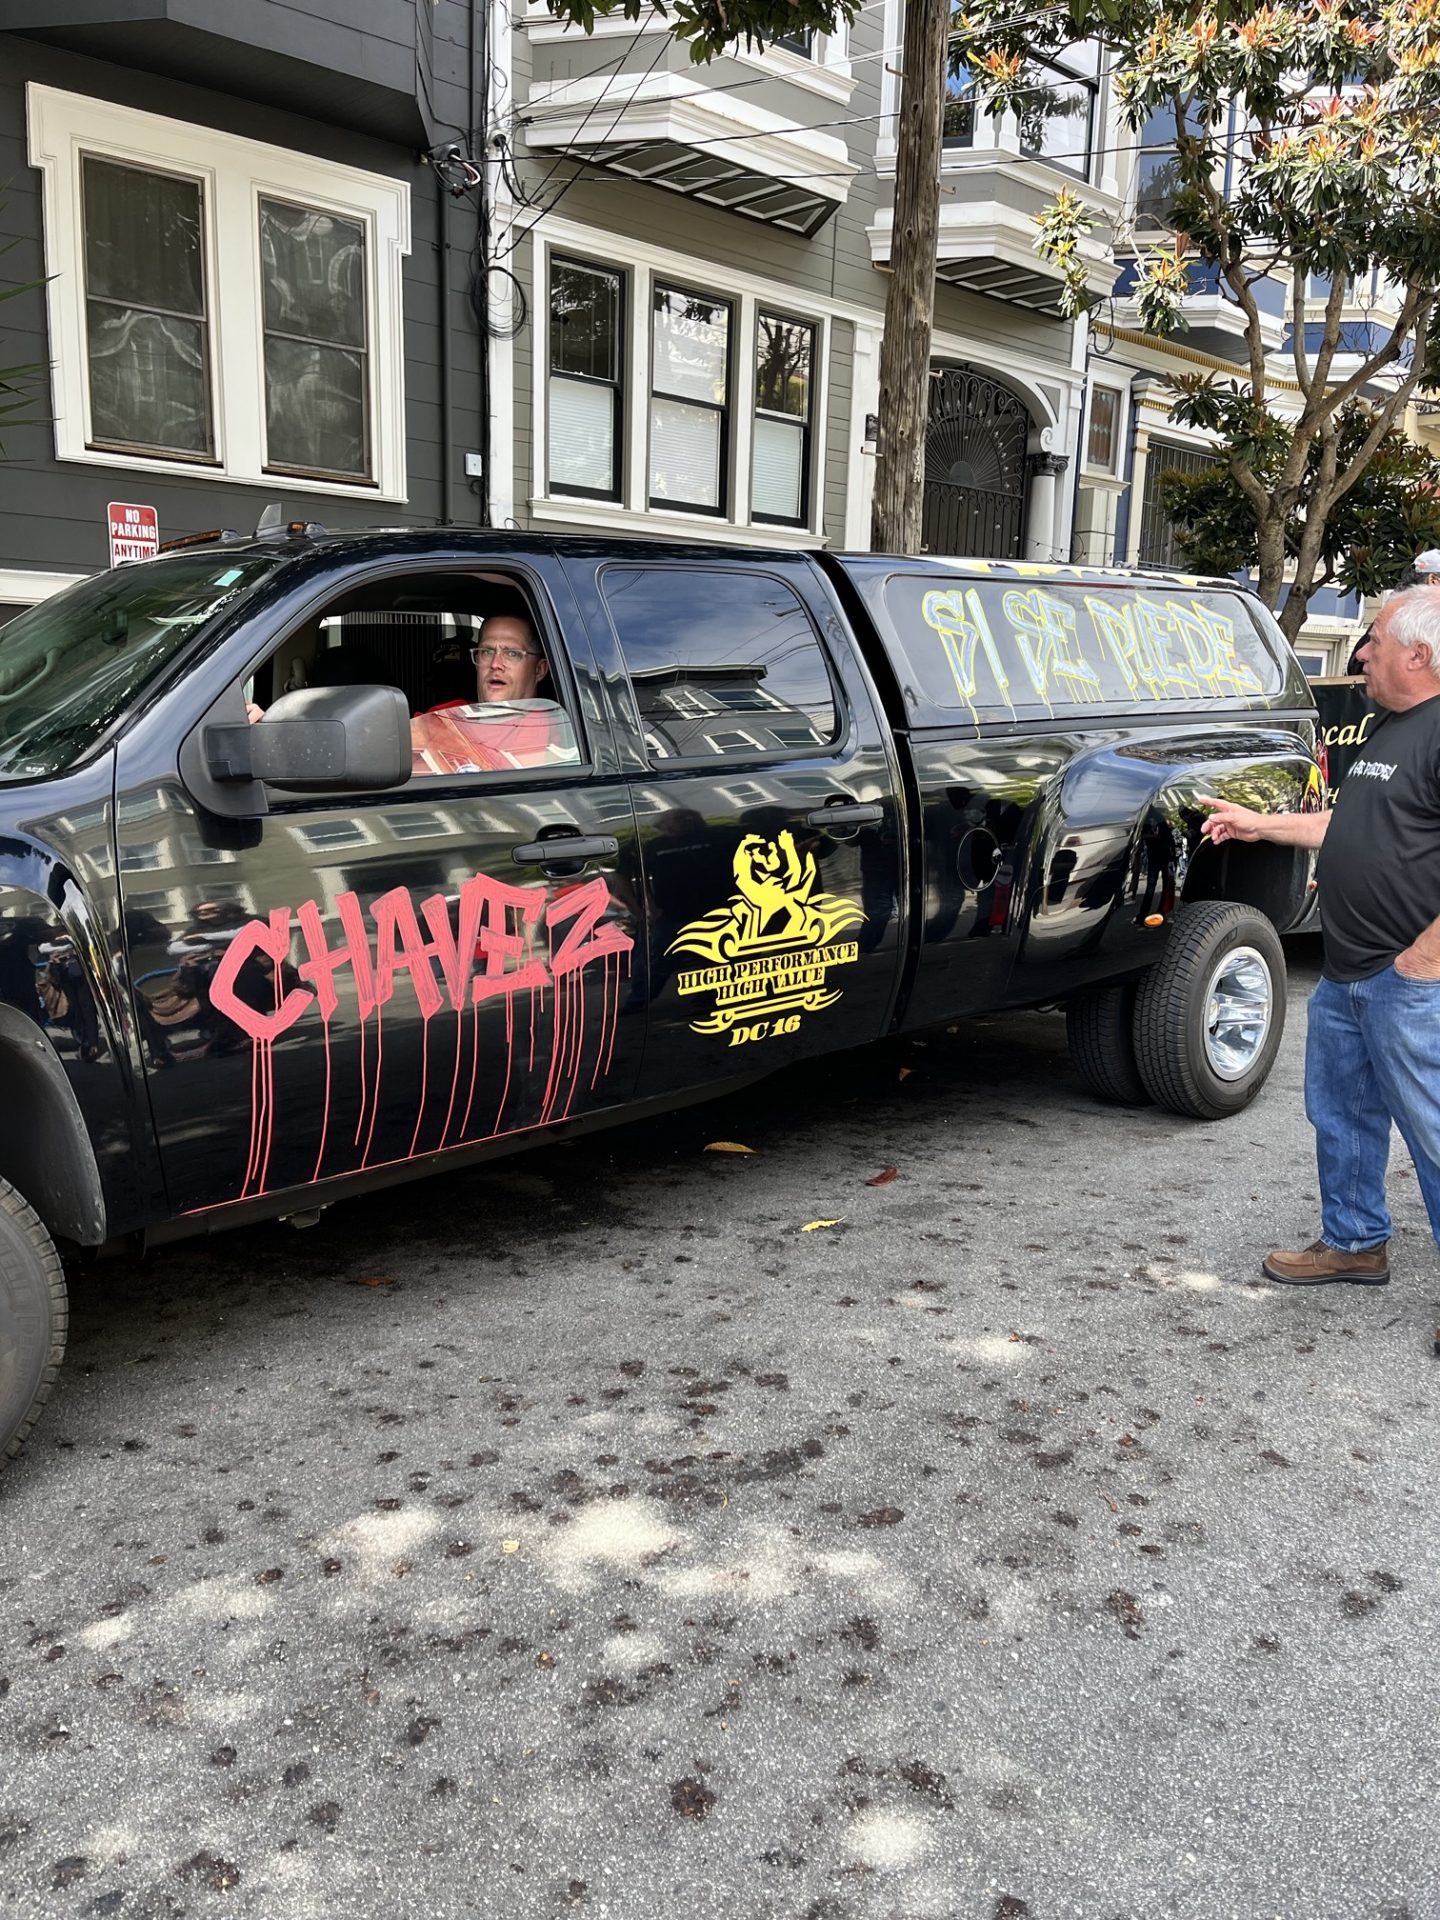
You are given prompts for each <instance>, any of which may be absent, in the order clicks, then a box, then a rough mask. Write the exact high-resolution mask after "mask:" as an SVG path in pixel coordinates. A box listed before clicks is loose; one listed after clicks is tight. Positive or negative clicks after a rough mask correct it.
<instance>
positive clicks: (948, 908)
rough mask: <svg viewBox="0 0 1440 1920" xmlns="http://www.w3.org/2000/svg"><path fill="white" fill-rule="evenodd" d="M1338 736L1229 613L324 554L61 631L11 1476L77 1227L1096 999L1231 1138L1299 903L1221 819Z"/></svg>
mask: <svg viewBox="0 0 1440 1920" xmlns="http://www.w3.org/2000/svg"><path fill="white" fill-rule="evenodd" d="M501 615H504V616H506V618H505V620H504V621H503V622H500V623H499V624H497V625H495V626H491V627H488V628H487V629H486V631H487V632H488V633H489V634H490V635H491V636H492V639H491V640H490V641H489V642H488V643H484V642H482V639H481V633H482V625H483V623H485V622H487V621H488V620H490V619H491V617H492V616H501ZM517 623H518V624H517ZM493 636H498V638H496V637H493ZM517 636H518V637H519V639H518V644H517ZM502 642H503V644H502ZM482 644H483V645H484V646H485V652H484V654H483V655H481V657H482V658H484V659H485V660H486V661H487V663H488V664H489V665H490V666H492V667H493V666H494V664H495V662H496V660H497V658H499V657H501V656H502V655H503V656H506V657H508V658H511V659H513V660H514V662H515V675H516V678H515V680H514V681H513V683H512V685H513V686H514V687H518V688H519V691H517V692H516V694H515V697H514V698H511V699H505V700H500V701H496V700H495V699H493V698H488V699H487V698H485V697H484V696H483V695H482V696H481V697H480V698H477V691H479V690H478V689H477V681H476V668H475V665H474V664H473V662H474V660H475V658H476V657H477V655H480V649H481V646H482ZM527 662H528V664H526V663H527ZM542 666H543V668H544V669H545V671H544V677H543V678H540V677H539V676H540V674H541V670H542ZM259 715H263V717H257V716H259ZM1314 747H1315V727H1314V708H1313V705H1312V702H1311V698H1310V695H1309V692H1308V690H1307V688H1306V684H1305V681H1304V678H1303V676H1302V674H1301V672H1300V669H1299V667H1298V665H1297V663H1296V661H1295V659H1294V657H1293V656H1292V654H1291V653H1290V651H1289V649H1288V648H1287V646H1286V645H1285V642H1284V640H1283V638H1282V637H1281V635H1280V633H1279V631H1278V629H1277V628H1276V626H1275V624H1274V622H1273V621H1272V620H1271V619H1270V618H1269V616H1268V615H1267V614H1266V613H1265V612H1264V611H1263V610H1262V609H1261V608H1260V607H1259V606H1258V604H1257V603H1256V602H1255V601H1254V600H1253V599H1251V598H1249V597H1248V596H1246V595H1245V594H1243V593H1241V592H1240V591H1238V590H1237V589H1236V588H1235V586H1234V585H1233V583H1231V582H1229V581H1225V580H1213V581H1212V580H1201V579H1194V578H1189V577H1179V576H1161V575H1141V574H1130V575H1125V574H1111V573H1099V572H1091V571H1086V570H1080V569H1073V568H1064V567H1058V568H1057V567H1042V566H1025V565H1020V564H1014V565H1011V564H1001V563H984V562H973V563H972V562H962V561H948V560H940V559H934V558H927V559H919V560H905V559H889V558H885V557H883V556H879V555H871V554H863V555H855V556H843V555H830V554H803V553H798V552H793V551H792V552H784V551H760V550H743V551H737V550H735V549H733V548H720V547H716V546H700V545H694V546H689V545H687V546H666V545H660V544H656V543H650V542H641V541H631V542H624V541H618V540H616V541H609V540H606V541H600V540H598V539H597V540H583V539H568V540H556V539H542V538H539V537H533V536H525V535H520V534H516V535H513V536H512V535H508V534H494V535H491V534H483V535H482V534H468V535H467V534H462V533H457V532H452V531H448V530H442V531H438V532H437V531H427V532H397V533H376V534H366V535H348V536H344V537H340V536H331V535H327V534H326V533H325V532H324V531H323V530H322V529H318V528H314V527H310V526H305V525H300V524H298V523H292V524H290V525H289V526H287V527H280V528H277V529H276V530H275V532H274V534H273V536H270V537H265V538H260V537H255V538H245V539H239V538H236V537H234V536H230V535H217V536H215V537H214V538H210V539H207V540H205V541H202V542H200V543H198V544H196V543H190V544H188V545H187V548H186V550H184V551H180V552H176V553H173V554H167V555H162V556H161V557H160V558H159V559H157V560H154V561H151V562H148V563H145V564H142V565H139V566H134V567H128V568H124V569H122V570H119V571H116V572H111V573H108V574H104V575H101V576H98V577H96V578H94V579H91V580H88V581H85V582H83V583H81V584H80V585H78V586H76V587H73V588H72V589H70V590H69V591H68V592H66V593H64V594H62V595H60V596H58V597H57V598H55V599H52V600H49V601H47V602H45V603H44V604H43V605H41V606H39V607H37V608H35V609H34V610H32V611H31V612H29V613H27V614H24V615H22V616H20V617H19V618H17V619H16V620H14V621H12V622H11V623H10V624H9V625H8V626H6V627H5V628H4V629H3V631H0V1062H3V1074H4V1089H5V1098H4V1101H3V1103H0V1459H3V1458H4V1457H6V1456H7V1455H9V1454H12V1453H13V1452H14V1451H15V1450H16V1448H17V1447H18V1446H19V1444H20V1441H21V1439H22V1438H23V1436H24V1434H25V1432H26V1430H27V1429H28V1428H29V1427H30V1425H31V1424H32V1423H33V1421H34V1419H35V1418H36V1416H37V1414H38V1412H39V1410H40V1407H41V1404H42V1403H43V1401H44V1399H45V1396H46V1394H47V1393H48V1391H49V1388H50V1385H51V1382H52V1381H53V1379H54V1375H55V1370H56V1367H57V1365H58V1363H59V1360H60V1356H61V1352H62V1349H63V1344H64V1336H65V1327H66V1296H65V1288H64V1280H63V1274H62V1267H61V1262H60V1258H59V1256H58V1254H57V1251H56V1247H57V1243H59V1244H60V1245H61V1246H69V1247H73V1248H76V1249H86V1248H100V1247H103V1246H107V1245H113V1244H116V1243H120V1244H127V1243H128V1244H130V1245H138V1244H141V1243H142V1242H143V1241H151V1242H153V1241H156V1240H159V1239H164V1238H169V1237H173V1236H178V1235H181V1234H190V1233H196V1232H205V1231H207V1230H210V1229H213V1228H218V1227H224V1226H229V1225H236V1224H240V1223H242V1222H246V1221H253V1220H256V1219H260V1218H264V1217H267V1216H282V1217H289V1218H293V1219H296V1220H297V1222H298V1221H303V1220H304V1219H305V1218H307V1217H313V1216H314V1213H315V1210H317V1209H320V1208H323V1207H326V1206H329V1205H331V1204H332V1203H333V1202H335V1201H337V1200H340V1199H343V1198H344V1197H345V1196H346V1195H347V1194H353V1193H355V1192H358V1191H362V1190H366V1189H369V1188H371V1187H375V1186H378V1185H382V1184H384V1183H387V1182H391V1181H396V1180H402V1179H408V1178H410V1177H413V1176H414V1175H417V1174H421V1173H426V1172H429V1171H430V1170H432V1169H434V1168H438V1167H448V1166H456V1165H462V1164H464V1163H465V1162H466V1161H469V1160H475V1159H480V1158H484V1157H486V1156H489V1155H493V1154H499V1153H508V1152H512V1151H514V1150H516V1149H517V1148H521V1147H524V1146H526V1145H530V1144H533V1143H536V1142H539V1141H543V1140H545V1139H547V1138H550V1137H553V1136H554V1135H555V1134H556V1133H558V1132H564V1131H565V1130H567V1129H575V1128H579V1127H587V1126H591V1125H604V1124H608V1123H610V1122H613V1121H616V1120H621V1119H625V1118H627V1117H629V1116H631V1115H635V1114H638V1113H641V1112H643V1111H645V1110H647V1109H651V1110H653V1109H656V1108H666V1107H673V1106H676V1105H679V1104H681V1103H683V1102H685V1101H688V1100H691V1099H694V1098H699V1097H702V1096H704V1095H707V1094H711V1093H715V1092H719V1091H721V1090H723V1089H728V1088H733V1087H734V1086H736V1085H738V1084H741V1083H743V1082H745V1081H748V1080H751V1079H754V1078H756V1077H758V1076H760V1075H763V1074H766V1073H769V1072H772V1071H773V1070H774V1069H775V1068H777V1067H781V1066H784V1065H786V1064H787V1063H788V1062H791V1061H794V1060H796V1059H798V1058H800V1057H802V1056H805V1055H809V1054H815V1053H823V1052H826V1051H828V1050H831V1049H837V1048H842V1047H850V1046H854V1045H856V1044H858V1043H861V1042H865V1041H868V1040H870V1039H872V1038H875V1037H877V1036H879V1035H882V1034H887V1033H895V1032H897V1031H906V1030H910V1029H914V1028H919V1027H924V1026H926V1025H927V1024H930V1023H933V1022H937V1021H942V1020H953V1019H955V1018H956V1017H957V1016H962V1015H966V1014H972V1013H979V1012H984V1011H989V1010H992V1009H995V1008H1000V1007H1020V1006H1036V1005H1042V1004H1048V1005H1055V1004H1057V1003H1064V1004H1065V1005H1066V1007H1067V1012H1068V1020H1069V1036H1070V1044H1071V1050H1072V1056H1073V1059H1074V1064H1075V1066H1076V1068H1077V1069H1078V1071H1079V1073H1080V1075H1081V1076H1082V1078H1083V1079H1084V1080H1085V1081H1086V1082H1087V1083H1088V1084H1089V1085H1090V1086H1091V1087H1092V1088H1093V1089H1094V1090H1095V1091H1096V1092H1097V1093H1098V1094H1100V1095H1101V1096H1102V1097H1104V1098H1107V1099H1111V1100H1119V1101H1131V1102H1137V1103H1138V1102H1143V1101H1146V1100H1156V1101H1158V1102H1160V1103H1161V1104H1162V1105H1164V1106H1166V1107H1169V1108H1172V1109H1174V1110H1175V1111H1177V1112H1181V1113H1187V1114H1192V1115H1195V1116H1197V1117H1199V1118H1218V1117H1219V1116H1221V1115H1224V1114H1226V1113H1229V1112H1232V1111H1234V1110H1236V1109H1238V1108H1239V1107H1241V1106H1243V1105H1244V1104H1245V1103H1246V1102H1247V1101H1248V1100H1250V1099H1251V1098H1252V1097H1253V1095H1254V1094H1255V1093H1256V1091H1257V1090H1258V1088H1259V1087H1260V1085H1261V1084H1262V1083H1263V1081H1264V1079H1265V1077H1266V1074H1267V1073H1268V1071H1269V1068H1270V1065H1271V1061H1272V1059H1273V1057H1274V1053H1275V1049H1276V1046H1277V1044H1278V1041H1279V1036H1280V1029H1281V1023H1282V1020H1283V1015H1284V1005H1285V995H1284V961H1283V957H1282V953H1281V948H1280V944H1279V941H1278V939H1277V937H1276V933H1277V929H1278V930H1282V931H1283V930H1284V929H1285V928H1286V927H1287V926H1289V925H1291V924H1293V923H1294V922H1295V921H1296V920H1297V919H1299V918H1300V916H1301V915H1302V913H1303V910H1304V908H1305V905H1306V893H1307V887H1308V884H1309V877H1308V870H1307V865H1306V858H1305V856H1303V855H1292V854H1291V853H1290V852H1288V851H1287V850H1283V849H1280V848H1276V847H1267V846H1253V847H1241V846H1226V847H1225V848H1223V849H1216V848H1214V847H1212V846H1211V845H1210V843H1209V842H1208V841H1206V840H1203V839H1202V838H1201V837H1200V833H1199V828H1200V822H1201V819H1202V809H1201V808H1200V806H1199V804H1198V802H1197V795H1199V794H1201V793H1204V792H1217V793H1223V794H1229V795H1231V796H1233V797H1236V798H1241V799H1244V800H1245V801H1247V802H1249V803H1251V804H1256V805H1261V806H1267V807H1273V808H1296V807H1304V806H1309V805H1315V804H1319V802H1320V798H1321V788H1320V780H1319V774H1318V770H1317V768H1316V764H1315V760H1314V757H1313V756H1314Z"/></svg>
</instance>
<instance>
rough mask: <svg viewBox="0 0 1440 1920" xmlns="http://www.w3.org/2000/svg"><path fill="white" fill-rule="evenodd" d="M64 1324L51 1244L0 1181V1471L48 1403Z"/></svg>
mask: <svg viewBox="0 0 1440 1920" xmlns="http://www.w3.org/2000/svg"><path fill="white" fill-rule="evenodd" d="M69 1318H70V1315H69V1308H68V1305H67V1302H66V1295H65V1273H64V1270H63V1268H62V1267H61V1265H60V1256H59V1254H57V1253H56V1251H55V1243H54V1242H53V1241H52V1240H51V1238H50V1236H49V1234H48V1233H47V1232H46V1231H45V1228H44V1226H43V1225H42V1223H41V1220H40V1217H39V1215H38V1214H37V1213H36V1212H35V1209H34V1208H33V1207H32V1206H30V1205H29V1204H28V1202H27V1201H25V1200H24V1199H22V1198H21V1196H20V1195H19V1194H18V1193H17V1192H16V1191H15V1189H14V1187H12V1186H11V1184H10V1182H9V1181H8V1180H0V1467H3V1466H4V1464H5V1462H6V1461H7V1460H10V1459H13V1458H14V1456H15V1455H16V1454H17V1453H18V1452H19V1451H20V1445H21V1442H22V1441H23V1440H24V1438H25V1436H26V1434H27V1433H29V1431H30V1429H31V1428H32V1427H33V1426H34V1424H35V1422H36V1421H37V1420H38V1419H39V1418H40V1409H41V1408H42V1407H43V1406H44V1405H45V1402H46V1401H47V1400H48V1399H49V1398H50V1389H51V1388H52V1387H53V1386H54V1384H55V1376H56V1374H57V1373H58V1372H59V1370H60V1361H61V1359H62V1358H63V1356H64V1353H65V1333H66V1329H67V1327H68V1325H69Z"/></svg>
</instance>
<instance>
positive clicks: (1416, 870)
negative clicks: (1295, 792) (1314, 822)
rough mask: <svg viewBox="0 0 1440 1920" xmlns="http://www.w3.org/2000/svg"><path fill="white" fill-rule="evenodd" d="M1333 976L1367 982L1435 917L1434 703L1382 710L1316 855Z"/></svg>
mask: <svg viewBox="0 0 1440 1920" xmlns="http://www.w3.org/2000/svg"><path fill="white" fill-rule="evenodd" d="M1316 877H1317V878H1318V880H1319V882H1320V924H1321V927H1322V929H1323V931H1324V935H1325V973H1326V977H1327V978H1328V979H1331V980H1337V981H1340V982H1342V983H1343V982H1347V981H1351V980H1368V979H1369V978H1370V976H1371V974H1375V973H1382V972H1383V971H1384V969H1385V968H1386V967H1388V966H1389V965H1390V963H1391V962H1392V961H1393V960H1394V958H1395V956H1396V954H1397V953H1400V952H1401V951H1402V950H1403V949H1404V948H1406V947H1408V946H1409V945H1410V944H1411V942H1412V941H1413V940H1414V939H1415V938H1416V937H1417V935H1419V934H1421V933H1423V932H1424V930H1425V928H1426V927H1428V926H1429V925H1430V923H1431V921H1432V920H1436V919H1440V699H1430V700H1424V701H1422V702H1421V704H1420V705H1419V706H1418V707H1410V708H1409V709H1407V711H1406V712H1404V713H1386V714H1382V716H1381V717H1380V720H1379V722H1378V723H1377V725H1376V726H1375V727H1374V728H1373V729H1372V731H1371V733H1370V735H1369V737H1368V739H1367V740H1366V742H1365V747H1364V754H1363V757H1362V758H1361V759H1358V760H1353V761H1352V762H1351V763H1350V768H1349V771H1348V772H1347V773H1346V775H1345V784H1344V785H1343V786H1342V787H1341V789H1340V797H1339V798H1338V799H1337V800H1336V802H1335V812H1334V816H1333V817H1332V819H1331V821H1330V826H1329V829H1328V831H1327V832H1326V835H1325V840H1324V843H1323V845H1322V846H1321V849H1320V864H1319V867H1318V869H1317V875H1316Z"/></svg>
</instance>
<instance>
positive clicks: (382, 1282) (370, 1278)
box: [350, 1273, 395, 1287]
mask: <svg viewBox="0 0 1440 1920" xmlns="http://www.w3.org/2000/svg"><path fill="white" fill-rule="evenodd" d="M350 1284H351V1286H352V1287H393V1286H394V1284H395V1282H394V1281H393V1280H392V1279H391V1278H390V1276H389V1274H388V1273H374V1274H369V1275H367V1276H366V1278H365V1279H363V1280H352V1281H351V1282H350Z"/></svg>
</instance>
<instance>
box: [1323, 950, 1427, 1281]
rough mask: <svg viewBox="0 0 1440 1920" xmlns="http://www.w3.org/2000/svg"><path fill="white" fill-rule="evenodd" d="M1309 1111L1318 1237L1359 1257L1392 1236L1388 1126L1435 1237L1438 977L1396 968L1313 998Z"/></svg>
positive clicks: (1330, 985) (1327, 986) (1326, 983)
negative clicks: (1408, 1163)
mask: <svg viewBox="0 0 1440 1920" xmlns="http://www.w3.org/2000/svg"><path fill="white" fill-rule="evenodd" d="M1305 1113H1306V1116H1307V1118H1308V1119H1309V1121H1310V1124H1311V1126H1312V1127H1314V1129H1315V1158H1316V1162H1317V1164H1318V1167H1319V1171H1320V1232H1321V1235H1322V1237H1323V1239H1324V1240H1325V1242H1326V1244H1327V1245H1328V1246H1332V1247H1337V1248H1338V1249H1339V1250H1340V1251H1341V1252H1342V1253H1359V1252H1362V1251H1364V1250H1366V1249H1369V1248H1372V1247H1377V1246H1379V1245H1380V1244H1381V1242H1383V1241H1385V1240H1388V1239H1389V1238H1390V1231H1391V1222H1390V1210H1389V1208H1388V1207H1387V1206H1386V1205H1385V1167H1386V1163H1387V1161H1388V1160H1389V1158H1390V1122H1391V1121H1392V1120H1393V1121H1394V1122H1395V1125H1396V1126H1397V1127H1398V1128H1399V1129H1400V1134H1401V1138H1402V1139H1403V1140H1404V1142H1405V1144H1406V1146H1407V1147H1408V1148H1409V1149H1410V1157H1411V1159H1412V1160H1413V1161H1414V1162H1415V1172H1416V1174H1417V1175H1418V1176H1419V1180H1420V1192H1421V1194H1422V1195H1423V1197H1424V1200H1425V1210H1426V1212H1427V1213H1428V1214H1429V1216H1430V1231H1431V1232H1432V1233H1433V1234H1434V1235H1435V1238H1436V1240H1437V1241H1440V981H1436V980H1407V979H1406V978H1405V976H1404V975H1403V974H1400V973H1397V972H1396V971H1395V969H1394V967H1387V968H1386V969H1385V971H1384V972H1383V973H1377V974H1375V975H1373V976H1372V977H1371V978H1370V979H1369V980H1355V981H1352V982H1350V983H1349V984H1348V985H1346V986H1340V985H1337V984H1336V982H1335V981H1333V980H1321V982H1320V984H1319V986H1317V987H1316V989H1315V991H1314V993H1313V994H1312V995H1311V996H1310V1008H1309V1024H1308V1029H1307V1033H1306V1040H1305Z"/></svg>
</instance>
